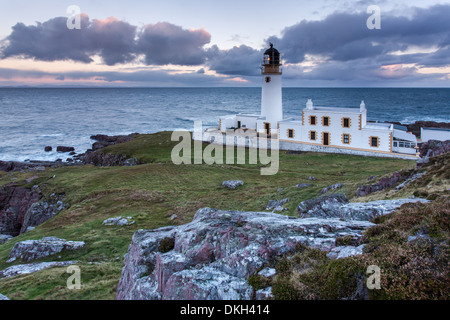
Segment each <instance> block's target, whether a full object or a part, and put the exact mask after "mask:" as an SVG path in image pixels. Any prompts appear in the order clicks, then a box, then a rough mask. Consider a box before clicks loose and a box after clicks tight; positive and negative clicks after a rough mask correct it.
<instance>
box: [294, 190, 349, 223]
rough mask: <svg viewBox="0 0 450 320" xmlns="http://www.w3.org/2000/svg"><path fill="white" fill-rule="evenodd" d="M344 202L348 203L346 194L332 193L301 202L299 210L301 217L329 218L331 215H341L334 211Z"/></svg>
mask: <svg viewBox="0 0 450 320" xmlns="http://www.w3.org/2000/svg"><path fill="white" fill-rule="evenodd" d="M344 203H348V199H347V197H346V196H345V194H343V193H338V194H332V195H328V196H322V197H319V198H314V199H310V200H306V201H303V202H301V203H300V204H299V205H298V206H297V212H298V214H299V216H300V218H309V217H317V218H329V217H330V215H332V216H333V217H339V216H338V215H335V214H334V212H335V211H336V210H337V209H338V208H340V207H341V205H342V204H344Z"/></svg>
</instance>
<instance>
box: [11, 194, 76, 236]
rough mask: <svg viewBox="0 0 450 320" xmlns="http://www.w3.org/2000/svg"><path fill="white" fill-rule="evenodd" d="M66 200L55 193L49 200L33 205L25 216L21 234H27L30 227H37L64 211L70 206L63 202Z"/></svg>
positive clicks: (61, 195) (63, 196) (62, 195)
mask: <svg viewBox="0 0 450 320" xmlns="http://www.w3.org/2000/svg"><path fill="white" fill-rule="evenodd" d="M64 199H65V195H64V194H55V193H53V194H51V195H50V197H49V198H48V199H46V200H42V201H39V202H36V203H33V204H32V205H31V206H30V208H29V209H28V210H27V212H26V214H25V217H24V219H23V224H22V227H21V229H20V233H21V234H22V233H24V232H26V231H27V230H29V229H30V227H37V226H38V225H40V224H42V223H44V222H45V221H47V220H49V219H51V218H53V217H54V216H55V215H57V214H58V213H60V212H61V211H62V210H64V209H65V208H66V207H67V206H68V205H67V204H65V203H64V202H63V201H64Z"/></svg>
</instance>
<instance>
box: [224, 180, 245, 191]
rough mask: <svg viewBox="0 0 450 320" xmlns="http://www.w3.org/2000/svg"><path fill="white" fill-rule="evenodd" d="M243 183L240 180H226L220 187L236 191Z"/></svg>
mask: <svg viewBox="0 0 450 320" xmlns="http://www.w3.org/2000/svg"><path fill="white" fill-rule="evenodd" d="M243 185H244V181H242V180H227V181H224V182H222V187H225V188H228V189H232V190H234V189H236V188H237V187H239V186H243Z"/></svg>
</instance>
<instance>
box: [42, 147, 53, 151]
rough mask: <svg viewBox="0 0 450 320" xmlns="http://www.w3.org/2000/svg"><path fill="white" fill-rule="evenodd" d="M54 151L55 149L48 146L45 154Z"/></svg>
mask: <svg viewBox="0 0 450 320" xmlns="http://www.w3.org/2000/svg"><path fill="white" fill-rule="evenodd" d="M52 150H53V148H52V147H50V146H46V147H45V148H44V151H45V152H50V151H52Z"/></svg>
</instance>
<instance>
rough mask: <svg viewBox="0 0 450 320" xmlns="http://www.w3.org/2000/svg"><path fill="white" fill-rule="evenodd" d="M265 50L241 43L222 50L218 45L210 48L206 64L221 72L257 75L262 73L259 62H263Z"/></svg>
mask: <svg viewBox="0 0 450 320" xmlns="http://www.w3.org/2000/svg"><path fill="white" fill-rule="evenodd" d="M262 56H263V50H255V49H253V48H251V47H249V46H246V45H241V46H239V47H233V48H231V49H229V50H220V49H219V48H218V47H217V46H216V45H214V46H212V47H211V48H210V49H209V50H208V61H207V62H206V64H207V65H208V67H209V68H210V69H211V70H215V71H216V72H218V73H221V74H227V75H242V76H255V75H258V74H260V71H259V67H258V64H260V63H261V62H262Z"/></svg>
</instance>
